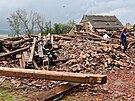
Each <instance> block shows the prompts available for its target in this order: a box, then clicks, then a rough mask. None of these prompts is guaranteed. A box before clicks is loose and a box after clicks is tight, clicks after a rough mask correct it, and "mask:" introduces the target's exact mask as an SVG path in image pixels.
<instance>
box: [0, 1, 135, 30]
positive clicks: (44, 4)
mask: <svg viewBox="0 0 135 101" xmlns="http://www.w3.org/2000/svg"><path fill="white" fill-rule="evenodd" d="M0 4H1V7H0V29H8V28H9V27H8V24H7V22H6V18H7V17H8V16H9V15H10V14H11V13H12V12H14V11H15V10H17V9H18V8H19V9H26V10H27V11H31V10H33V11H34V12H38V13H39V14H40V15H41V16H43V17H45V19H46V20H51V21H52V22H53V23H66V22H68V21H69V20H77V21H80V20H81V18H82V16H83V15H84V14H109V15H116V16H117V17H118V18H119V19H120V21H121V22H122V23H123V24H125V23H126V22H127V21H128V22H131V24H135V19H134V18H135V14H134V11H135V6H134V4H135V1H134V0H128V1H127V0H27V1H26V0H1V1H0Z"/></svg>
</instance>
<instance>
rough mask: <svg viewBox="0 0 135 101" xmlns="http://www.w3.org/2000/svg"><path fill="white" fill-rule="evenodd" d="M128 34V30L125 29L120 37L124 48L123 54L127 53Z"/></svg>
mask: <svg viewBox="0 0 135 101" xmlns="http://www.w3.org/2000/svg"><path fill="white" fill-rule="evenodd" d="M126 32H127V29H126V28H124V29H123V30H122V33H121V35H120V41H121V44H122V45H123V46H124V49H123V52H124V53H125V52H126V49H127V47H128V43H127V39H126Z"/></svg>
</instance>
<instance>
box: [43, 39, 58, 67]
mask: <svg viewBox="0 0 135 101" xmlns="http://www.w3.org/2000/svg"><path fill="white" fill-rule="evenodd" d="M43 54H44V56H47V57H48V59H49V65H55V62H56V59H57V54H56V52H55V51H54V50H53V47H52V43H51V40H47V42H46V44H45V45H44V48H43Z"/></svg>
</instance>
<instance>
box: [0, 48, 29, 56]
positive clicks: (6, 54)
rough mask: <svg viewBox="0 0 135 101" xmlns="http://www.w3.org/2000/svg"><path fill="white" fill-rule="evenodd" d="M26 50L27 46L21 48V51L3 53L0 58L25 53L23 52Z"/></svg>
mask: <svg viewBox="0 0 135 101" xmlns="http://www.w3.org/2000/svg"><path fill="white" fill-rule="evenodd" d="M27 49H29V46H27V47H24V48H21V49H17V50H14V51H10V52H8V53H3V54H1V55H0V58H2V57H5V56H9V55H11V54H16V53H19V52H22V51H25V50H27Z"/></svg>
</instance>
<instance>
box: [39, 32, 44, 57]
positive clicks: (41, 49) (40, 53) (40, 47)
mask: <svg viewBox="0 0 135 101" xmlns="http://www.w3.org/2000/svg"><path fill="white" fill-rule="evenodd" d="M38 40H41V33H39V35H38ZM38 55H39V57H40V58H42V57H43V45H42V42H39V43H38Z"/></svg>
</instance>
